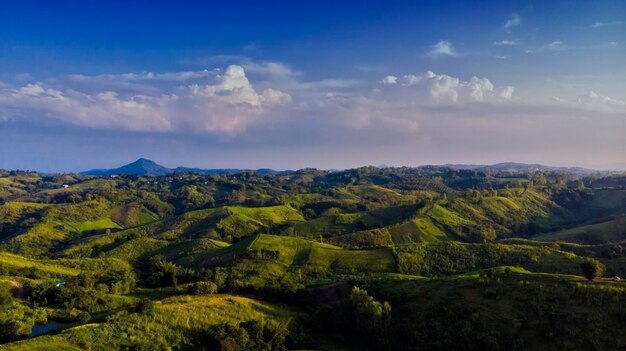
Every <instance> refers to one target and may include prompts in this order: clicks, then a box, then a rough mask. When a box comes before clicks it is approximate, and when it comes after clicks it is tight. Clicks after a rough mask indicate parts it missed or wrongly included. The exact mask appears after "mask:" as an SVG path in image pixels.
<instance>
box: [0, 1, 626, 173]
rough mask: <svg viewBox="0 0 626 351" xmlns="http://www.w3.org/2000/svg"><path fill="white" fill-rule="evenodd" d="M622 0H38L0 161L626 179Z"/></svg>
mask: <svg viewBox="0 0 626 351" xmlns="http://www.w3.org/2000/svg"><path fill="white" fill-rule="evenodd" d="M624 38H626V3H625V2H621V1H600V2H593V3H591V2H582V1H552V2H540V1H524V2H521V1H519V2H517V1H511V2H502V1H493V2H482V3H480V4H476V3H460V4H459V3H457V2H448V1H439V2H434V1H433V2H428V1H427V2H415V3H411V2H384V3H383V2H381V3H377V4H376V3H363V2H359V3H356V2H350V1H348V2H341V3H339V4H337V3H333V2H328V1H321V2H316V3H314V4H313V3H311V4H302V3H297V2H286V1H285V2H273V3H272V4H267V3H258V2H238V3H236V4H235V3H207V2H190V3H188V4H187V5H185V6H181V5H176V4H174V3H169V4H166V3H160V2H142V1H139V2H132V3H130V4H127V3H126V2H112V3H107V4H106V5H104V4H93V3H78V2H68V3H63V4H51V3H47V2H44V1H23V2H20V3H19V4H18V3H8V4H3V6H2V8H0V49H1V50H0V147H1V148H2V150H3V152H2V153H1V154H0V168H4V169H32V170H38V171H44V172H78V171H85V170H88V169H92V168H109V167H110V168H114V167H119V166H121V165H124V164H127V163H129V162H132V161H134V160H135V159H137V158H140V157H145V158H148V159H151V160H154V161H155V162H157V163H159V164H163V165H165V166H167V167H176V166H188V167H200V168H273V169H298V168H305V167H315V168H323V169H330V168H337V169H343V168H352V167H358V166H364V165H380V164H385V165H390V166H418V165H426V164H447V163H463V164H495V163H499V162H520V163H539V164H545V165H551V166H580V167H587V168H593V169H605V170H606V169H621V170H626V157H625V156H624V155H626V138H624V136H623V134H624V131H625V130H626V79H625V77H626V65H624V61H626V60H625V59H626V49H625V45H626V43H624V42H622V41H623V40H624Z"/></svg>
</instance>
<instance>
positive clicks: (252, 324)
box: [201, 320, 289, 351]
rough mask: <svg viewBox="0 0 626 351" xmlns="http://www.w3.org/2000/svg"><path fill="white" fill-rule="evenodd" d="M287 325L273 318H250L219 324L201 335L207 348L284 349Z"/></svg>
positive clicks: (229, 350) (241, 350)
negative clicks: (259, 319)
mask: <svg viewBox="0 0 626 351" xmlns="http://www.w3.org/2000/svg"><path fill="white" fill-rule="evenodd" d="M288 333H289V332H288V330H287V328H286V326H285V325H283V324H281V323H277V322H274V321H271V320H265V321H258V320H250V321H247V322H241V323H239V325H233V324H219V325H216V326H214V327H212V328H210V329H209V330H208V331H206V332H204V333H203V335H202V336H201V338H202V345H204V346H205V349H206V350H220V351H257V350H258V351H282V350H286V349H287V348H286V346H285V339H286V337H287V335H288Z"/></svg>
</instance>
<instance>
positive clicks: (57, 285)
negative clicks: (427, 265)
mask: <svg viewBox="0 0 626 351" xmlns="http://www.w3.org/2000/svg"><path fill="white" fill-rule="evenodd" d="M64 285H65V282H56V283H55V284H54V286H56V287H57V288H59V287H62V286H64Z"/></svg>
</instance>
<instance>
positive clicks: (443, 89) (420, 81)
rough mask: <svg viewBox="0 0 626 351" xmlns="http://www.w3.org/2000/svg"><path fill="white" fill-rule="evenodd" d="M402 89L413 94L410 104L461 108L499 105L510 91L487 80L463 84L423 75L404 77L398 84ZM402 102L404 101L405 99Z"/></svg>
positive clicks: (459, 81) (444, 75)
mask: <svg viewBox="0 0 626 351" xmlns="http://www.w3.org/2000/svg"><path fill="white" fill-rule="evenodd" d="M400 83H401V85H402V86H405V87H407V89H410V91H411V92H413V94H412V95H410V96H411V97H410V100H412V101H414V102H419V103H422V104H426V105H428V104H431V103H436V104H439V105H441V104H462V103H472V102H482V101H494V102H495V101H499V100H502V99H511V98H512V97H513V91H514V89H513V87H509V86H505V87H498V88H496V87H495V86H494V85H493V83H491V81H490V80H489V79H487V78H478V77H472V78H471V79H469V80H467V81H463V80H461V79H459V78H456V77H451V76H449V75H446V74H436V73H434V72H432V71H426V72H424V73H422V74H419V75H414V74H408V75H405V76H404V77H402V79H401V80H400ZM405 98H408V97H406V96H405Z"/></svg>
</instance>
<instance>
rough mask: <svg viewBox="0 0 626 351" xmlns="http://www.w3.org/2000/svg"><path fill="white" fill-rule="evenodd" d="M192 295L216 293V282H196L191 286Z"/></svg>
mask: <svg viewBox="0 0 626 351" xmlns="http://www.w3.org/2000/svg"><path fill="white" fill-rule="evenodd" d="M191 293H192V294H194V295H208V294H216V293H217V284H215V283H213V282H196V283H194V284H193V285H192V286H191Z"/></svg>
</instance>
